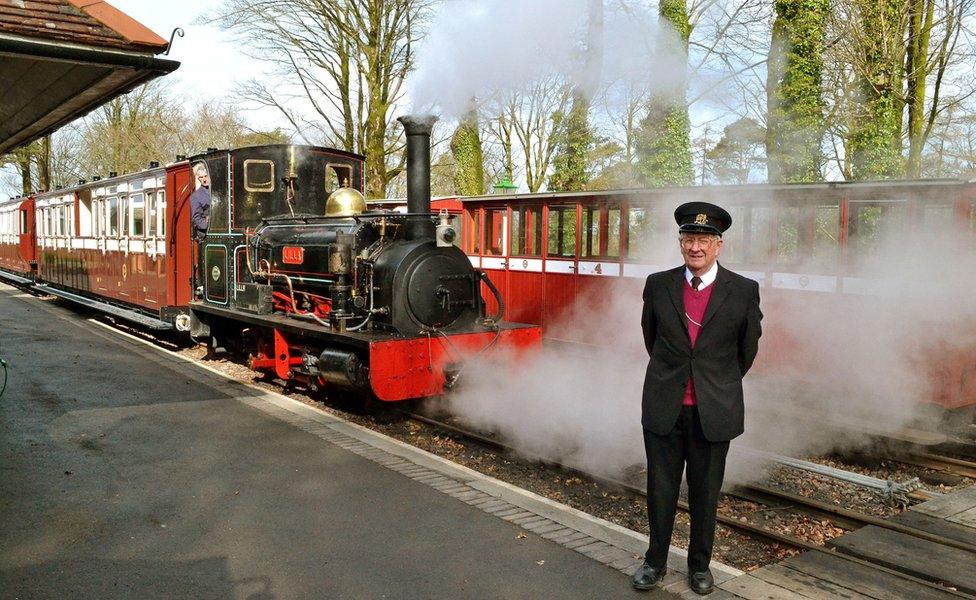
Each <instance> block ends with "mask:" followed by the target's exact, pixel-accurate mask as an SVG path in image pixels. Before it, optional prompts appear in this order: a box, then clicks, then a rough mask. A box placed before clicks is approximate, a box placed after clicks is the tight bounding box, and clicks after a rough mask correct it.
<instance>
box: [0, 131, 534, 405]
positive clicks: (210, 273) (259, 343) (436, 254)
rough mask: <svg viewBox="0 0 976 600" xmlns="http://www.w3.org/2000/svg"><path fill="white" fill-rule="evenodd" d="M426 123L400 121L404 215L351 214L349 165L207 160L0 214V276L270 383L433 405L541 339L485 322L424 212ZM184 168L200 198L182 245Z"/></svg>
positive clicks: (356, 190)
mask: <svg viewBox="0 0 976 600" xmlns="http://www.w3.org/2000/svg"><path fill="white" fill-rule="evenodd" d="M434 121H435V118H434V117H430V116H421V117H401V118H400V122H401V123H402V124H403V126H404V128H405V130H406V134H407V188H408V199H407V212H405V213H402V212H396V211H389V210H374V211H367V210H366V202H365V200H364V197H363V194H362V190H363V187H364V186H363V157H361V156H358V155H355V154H351V153H347V152H342V151H338V150H333V149H328V148H318V147H310V146H293V145H273V146H258V147H250V148H241V149H236V150H223V151H221V150H211V151H208V152H207V153H206V154H203V155H199V156H196V157H191V158H190V159H189V160H181V161H177V162H176V163H174V164H172V165H167V166H166V167H163V168H160V167H158V166H155V165H153V166H152V168H151V169H150V170H148V171H145V172H141V173H137V174H133V175H126V176H122V177H111V178H109V179H108V180H96V181H92V182H79V185H78V186H77V187H74V188H71V189H67V190H56V191H53V192H47V193H44V194H36V195H34V196H32V197H29V198H26V199H19V198H18V199H14V200H13V201H8V202H6V203H3V204H0V225H2V226H3V227H5V228H0V269H3V271H2V273H3V276H5V277H7V278H8V279H14V280H15V281H17V282H18V283H25V282H29V284H30V285H33V286H34V287H35V288H37V289H39V290H41V291H45V292H48V293H52V294H55V295H58V296H61V297H63V298H67V299H69V300H72V301H74V302H78V303H81V304H87V305H89V306H93V307H95V308H98V309H99V310H103V311H104V312H107V313H109V314H112V315H113V316H115V317H116V318H121V319H125V320H129V321H134V322H137V323H139V324H140V325H143V326H147V327H150V328H153V329H176V330H179V331H186V332H188V333H189V334H190V336H191V337H192V338H193V339H194V340H197V341H199V342H202V343H206V344H207V345H208V346H209V347H211V348H234V349H237V350H239V351H241V352H242V353H244V354H245V355H247V356H248V357H249V358H248V364H249V366H250V367H251V368H252V369H254V370H257V371H263V372H268V373H273V374H274V375H276V376H277V377H279V378H281V379H283V380H286V381H287V382H295V383H299V384H302V385H305V386H307V387H309V388H312V389H318V388H323V387H340V388H345V389H350V390H355V391H358V392H362V393H366V394H369V395H371V396H374V397H376V398H378V399H379V400H383V401H396V400H405V399H410V398H418V397H425V396H430V395H435V394H438V393H441V392H442V391H443V390H444V389H445V387H450V386H451V385H452V384H453V383H454V382H455V381H456V379H457V378H458V376H459V374H460V372H461V369H462V367H463V365H464V364H465V363H466V361H468V360H471V359H472V358H473V357H475V356H479V355H481V354H482V353H484V352H487V351H489V350H497V349H500V348H507V349H510V350H511V349H514V350H516V351H518V350H521V349H524V348H531V347H535V346H537V345H538V344H539V343H540V340H541V329H540V328H539V327H538V326H534V325H522V324H516V323H508V322H505V321H503V320H502V317H503V310H504V304H503V303H502V301H501V295H500V294H499V293H498V290H497V289H496V288H495V286H494V284H493V283H492V282H491V281H490V280H489V279H488V278H487V277H486V276H485V275H484V273H483V272H482V271H480V270H478V269H475V268H474V267H472V265H471V262H470V261H469V259H468V257H467V256H466V255H465V254H464V253H463V252H462V251H461V250H460V249H459V248H458V247H457V246H455V245H454V237H455V228H454V227H453V226H452V223H451V217H450V215H448V214H447V213H446V212H445V213H442V214H440V215H435V214H433V213H431V210H430V171H429V165H430V131H431V128H432V126H433V123H434ZM195 170H196V171H201V170H205V172H206V174H207V175H208V176H209V194H210V222H209V227H208V229H207V230H206V234H205V236H203V238H202V239H198V240H197V241H196V242H194V241H193V240H191V230H192V227H191V224H190V216H189V212H190V207H189V201H188V200H189V196H190V194H191V192H192V191H193V189H194V179H195V177H194V171H195ZM168 198H176V199H177V200H176V202H167V199H168ZM4 224H5V225H4ZM483 292H487V293H491V294H493V296H494V298H495V303H494V304H495V306H497V310H495V311H494V312H493V313H492V314H486V302H485V300H484V298H483Z"/></svg>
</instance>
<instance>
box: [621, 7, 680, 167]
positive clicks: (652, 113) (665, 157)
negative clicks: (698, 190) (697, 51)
mask: <svg viewBox="0 0 976 600" xmlns="http://www.w3.org/2000/svg"><path fill="white" fill-rule="evenodd" d="M685 2H686V0H660V5H659V20H660V21H662V22H664V23H667V24H669V25H670V26H672V27H673V28H674V29H675V31H676V32H677V33H678V35H679V37H680V39H681V41H682V42H683V44H682V48H681V53H682V58H683V60H682V61H680V64H679V65H678V66H677V68H678V69H680V70H681V71H682V77H681V78H680V82H679V83H678V84H677V85H676V86H675V89H674V90H673V93H659V94H656V95H655V96H653V97H652V98H651V100H650V102H649V105H648V112H647V116H646V117H644V119H643V120H642V121H641V125H640V131H639V135H638V137H637V141H636V144H635V146H636V148H637V154H638V161H637V168H636V171H637V173H638V176H639V177H641V179H642V180H643V182H644V183H645V184H646V185H652V186H655V185H687V184H690V183H691V182H692V179H693V178H694V171H693V169H692V163H691V120H690V119H689V117H688V104H687V100H686V95H687V88H688V84H687V81H686V79H685V75H686V73H687V71H688V39H689V37H690V36H691V29H692V25H691V22H690V20H689V19H688V8H687V6H686V3H685ZM662 37H663V36H662Z"/></svg>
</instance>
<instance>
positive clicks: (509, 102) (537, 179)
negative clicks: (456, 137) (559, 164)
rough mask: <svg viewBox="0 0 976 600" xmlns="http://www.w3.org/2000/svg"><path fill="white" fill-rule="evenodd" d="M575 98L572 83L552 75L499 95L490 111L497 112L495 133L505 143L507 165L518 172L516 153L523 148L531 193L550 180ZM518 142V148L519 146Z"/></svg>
mask: <svg viewBox="0 0 976 600" xmlns="http://www.w3.org/2000/svg"><path fill="white" fill-rule="evenodd" d="M571 98H572V90H571V88H570V86H568V85H566V83H565V82H564V81H563V80H562V79H561V78H560V77H558V76H555V75H553V76H548V77H543V78H540V79H539V80H537V81H535V82H533V83H531V84H529V85H528V86H526V87H525V88H524V89H523V90H520V91H514V92H511V93H509V94H507V95H506V96H504V97H500V98H496V99H494V100H493V102H492V103H491V104H489V106H494V110H491V109H489V110H488V112H490V113H492V114H495V115H497V116H496V117H495V118H494V120H493V126H492V133H493V134H495V135H496V136H497V139H498V141H499V142H500V143H501V144H502V147H503V153H504V154H505V155H506V167H511V168H512V170H513V171H514V160H513V159H512V158H511V156H512V154H513V153H514V152H515V151H517V150H521V152H522V163H523V166H524V168H525V181H526V185H527V186H528V188H529V191H530V192H537V191H539V189H541V188H542V186H543V184H544V183H545V181H546V174H547V173H548V172H549V167H550V166H551V165H552V158H553V155H554V154H555V152H556V146H557V143H558V140H559V135H560V133H561V132H562V128H563V127H564V121H563V119H561V118H560V117H559V115H563V114H565V113H566V109H567V107H568V106H569V104H570V100H571ZM515 142H517V147H516V146H515Z"/></svg>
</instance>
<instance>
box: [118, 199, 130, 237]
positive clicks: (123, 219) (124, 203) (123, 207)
mask: <svg viewBox="0 0 976 600" xmlns="http://www.w3.org/2000/svg"><path fill="white" fill-rule="evenodd" d="M119 235H121V236H128V235H129V197H128V196H120V197H119Z"/></svg>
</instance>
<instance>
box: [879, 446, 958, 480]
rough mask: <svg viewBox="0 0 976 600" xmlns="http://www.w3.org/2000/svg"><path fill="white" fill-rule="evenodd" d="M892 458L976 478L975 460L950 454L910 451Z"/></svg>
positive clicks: (909, 463)
mask: <svg viewBox="0 0 976 600" xmlns="http://www.w3.org/2000/svg"><path fill="white" fill-rule="evenodd" d="M892 460H894V461H897V462H900V463H904V464H907V465H915V466H916V467H925V468H926V469H932V470H933V471H940V472H942V473H948V474H949V475H958V476H959V477H966V478H968V479H976V462H974V461H971V460H963V459H961V458H954V457H952V456H943V455H941V454H930V453H928V452H911V453H908V454H904V455H895V456H894V457H892Z"/></svg>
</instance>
